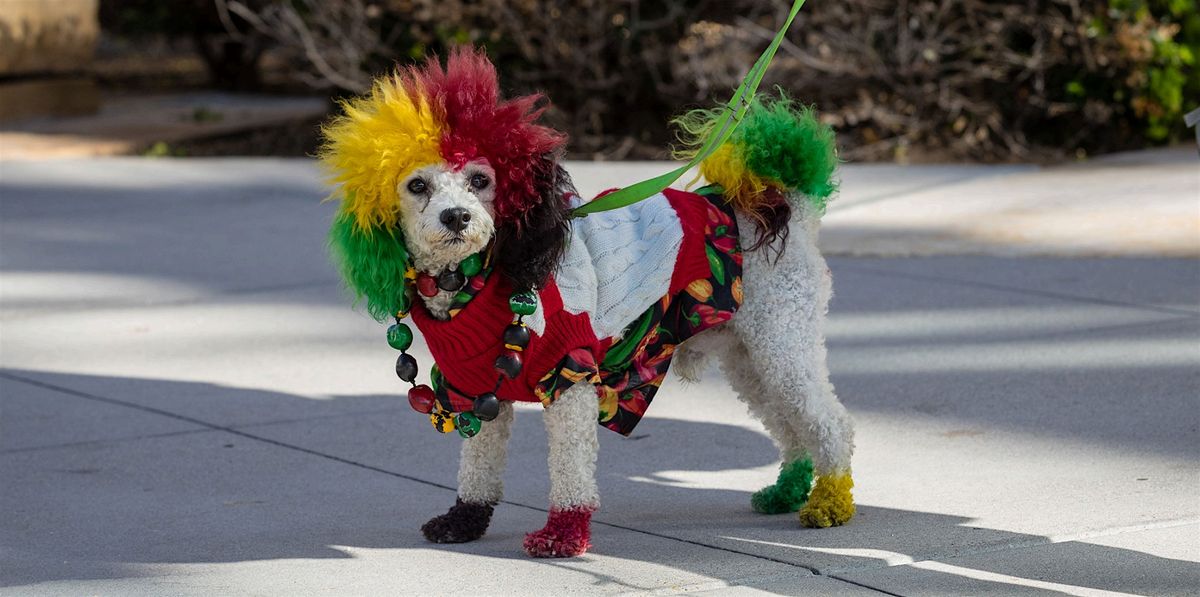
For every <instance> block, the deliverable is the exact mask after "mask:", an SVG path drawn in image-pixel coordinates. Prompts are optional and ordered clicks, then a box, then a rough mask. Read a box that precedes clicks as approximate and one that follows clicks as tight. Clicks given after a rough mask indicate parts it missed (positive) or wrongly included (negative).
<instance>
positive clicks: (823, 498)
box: [800, 473, 854, 528]
mask: <svg viewBox="0 0 1200 597" xmlns="http://www.w3.org/2000/svg"><path fill="white" fill-rule="evenodd" d="M852 487H854V480H853V479H851V478H850V474H849V473H844V474H838V475H822V476H820V477H817V482H816V484H815V485H813V489H812V493H809V494H808V503H806V504H804V507H803V508H801V509H800V524H802V525H804V526H806V527H811V528H825V527H835V526H840V525H842V524H845V523H846V522H847V521H849V520H850V519H851V518H852V517H853V516H854V497H853V496H851V495H850V489H851V488H852Z"/></svg>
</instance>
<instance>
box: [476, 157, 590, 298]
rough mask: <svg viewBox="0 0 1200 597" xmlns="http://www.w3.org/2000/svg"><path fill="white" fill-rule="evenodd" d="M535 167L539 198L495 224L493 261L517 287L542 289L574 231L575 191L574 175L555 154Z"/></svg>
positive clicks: (544, 158)
mask: <svg viewBox="0 0 1200 597" xmlns="http://www.w3.org/2000/svg"><path fill="white" fill-rule="evenodd" d="M542 160H543V163H542V164H540V166H541V167H539V168H536V169H535V170H534V176H535V181H536V184H535V188H536V191H537V193H538V195H539V197H538V200H537V201H536V202H534V203H533V205H532V206H531V207H530V208H529V209H527V210H526V211H525V213H523V214H521V216H518V217H514V218H511V219H510V220H511V221H505V222H499V223H498V224H497V226H496V244H495V247H494V248H493V252H492V261H493V263H495V265H496V267H497V269H499V270H500V272H502V273H503V274H504V276H505V277H506V278H508V280H509V281H510V282H511V283H512V285H513V287H514V288H517V289H528V288H540V287H541V286H542V285H544V284H545V283H546V280H548V279H549V278H550V276H551V275H553V274H554V270H555V269H556V268H558V264H559V261H560V260H561V259H562V255H563V251H565V250H566V247H567V235H568V234H570V232H571V223H570V216H571V207H570V205H569V204H568V203H567V201H568V197H569V196H570V195H573V194H574V193H575V186H574V185H573V184H572V183H571V177H570V176H569V175H567V172H566V170H563V168H562V166H560V165H559V163H558V159H557V157H556V156H553V155H547V156H543V158H542Z"/></svg>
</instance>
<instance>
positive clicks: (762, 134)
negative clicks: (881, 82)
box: [673, 96, 838, 250]
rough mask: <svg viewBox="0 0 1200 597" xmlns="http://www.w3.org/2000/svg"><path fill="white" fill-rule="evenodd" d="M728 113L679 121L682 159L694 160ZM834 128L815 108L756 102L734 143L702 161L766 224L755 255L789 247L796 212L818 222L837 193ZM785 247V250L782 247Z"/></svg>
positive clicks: (708, 174)
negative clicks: (762, 249)
mask: <svg viewBox="0 0 1200 597" xmlns="http://www.w3.org/2000/svg"><path fill="white" fill-rule="evenodd" d="M720 115H721V110H720V109H716V110H693V111H691V112H688V113H686V114H684V115H682V116H680V117H678V118H676V119H675V120H674V121H673V122H674V123H675V125H676V126H678V127H679V129H680V140H681V141H682V147H681V148H680V149H678V150H677V151H676V152H675V157H676V158H679V159H685V160H686V159H691V157H692V156H694V155H696V153H698V152H699V151H700V149H701V148H700V143H701V142H702V140H703V139H704V138H705V137H706V136H707V133H708V132H709V131H711V130H712V129H713V127H714V126H716V124H717V120H718V118H719V117H720ZM837 163H838V158H837V150H836V147H835V140H834V134H833V129H831V128H830V127H829V126H828V125H825V124H822V123H821V121H820V120H819V119H818V118H817V115H816V113H815V112H814V111H813V110H812V109H811V108H809V107H807V106H804V105H801V104H798V103H796V102H794V101H793V100H791V99H789V98H788V97H786V96H781V97H779V98H778V99H764V98H761V97H755V98H753V99H752V100H751V102H750V106H749V109H748V110H747V111H746V113H745V114H744V116H743V117H742V121H741V124H740V125H739V126H738V128H737V129H736V130H734V132H733V134H732V135H730V137H729V140H728V141H726V142H725V144H724V145H722V146H721V147H719V148H718V149H717V150H716V152H714V153H713V154H712V155H711V156H709V157H708V158H707V159H705V160H704V161H703V162H701V163H700V173H701V174H702V175H704V177H705V178H706V179H708V181H709V182H710V183H714V184H718V185H720V186H721V188H722V190H723V193H724V195H725V197H726V198H727V199H728V200H729V201H730V202H732V203H733V204H734V207H736V208H737V209H738V210H739V211H741V212H742V213H744V214H747V215H748V216H750V217H752V218H754V220H756V221H757V222H758V224H759V226H758V228H759V230H758V236H757V238H756V239H755V241H754V243H753V244H752V245H751V246H750V247H749V248H750V249H751V250H753V249H756V248H758V247H760V246H763V245H769V244H771V243H772V242H773V241H774V240H776V239H781V240H785V241H786V237H787V226H788V222H789V221H790V219H791V212H792V209H793V208H797V209H801V210H802V211H803V212H804V213H806V214H814V215H815V216H814V217H819V216H820V214H822V213H824V211H825V204H826V202H827V201H828V199H829V197H830V196H831V195H833V193H834V192H835V191H836V190H837V182H835V181H834V178H833V173H834V169H835V168H836V167H837ZM780 249H782V247H780Z"/></svg>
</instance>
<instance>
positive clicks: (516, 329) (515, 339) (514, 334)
mask: <svg viewBox="0 0 1200 597" xmlns="http://www.w3.org/2000/svg"><path fill="white" fill-rule="evenodd" d="M504 344H505V346H517V347H520V348H525V347H527V346H529V328H527V327H525V324H523V323H513V324H510V325H509V326H508V327H506V328H504Z"/></svg>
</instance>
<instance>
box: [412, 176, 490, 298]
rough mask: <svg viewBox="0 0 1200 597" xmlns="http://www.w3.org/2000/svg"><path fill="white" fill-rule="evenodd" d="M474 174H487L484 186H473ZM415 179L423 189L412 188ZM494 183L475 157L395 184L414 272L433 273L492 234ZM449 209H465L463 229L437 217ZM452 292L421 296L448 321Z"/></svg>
mask: <svg viewBox="0 0 1200 597" xmlns="http://www.w3.org/2000/svg"><path fill="white" fill-rule="evenodd" d="M476 175H480V176H483V177H485V179H486V180H487V185H486V186H485V187H483V188H476V187H474V186H472V184H471V181H472V177H474V176H476ZM414 181H420V182H421V183H422V185H423V186H422V188H423V189H424V190H423V191H422V192H419V193H418V192H413V191H412V190H411V189H410V185H411V184H412V183H413V182H414ZM495 187H496V173H495V171H493V170H492V168H491V166H489V165H488V163H487V160H476V161H474V162H471V163H469V164H467V165H466V166H464V167H462V168H460V169H457V170H455V169H452V168H450V167H449V166H447V165H446V164H432V165H429V166H424V167H422V168H417V169H416V170H413V171H412V172H411V173H410V174H409V175H408V176H407V177H405V178H404V179H403V180H401V181H400V182H399V183H397V185H396V193H397V195H399V197H400V201H399V202H398V203H397V206H398V208H399V210H400V223H401V225H402V226H403V228H404V241H405V245H406V246H407V247H408V250H409V252H410V253H411V255H412V260H413V266H414V267H416V269H417V270H418V271H422V272H426V273H428V274H431V275H435V276H436V275H437V274H440V273H441V272H442V271H444V270H446V269H448V268H452V267H457V266H458V264H459V262H461V261H462V260H463V259H466V258H467V257H468V256H470V255H473V254H475V253H478V252H480V251H482V250H483V249H484V248H485V247H487V245H488V243H489V242H491V240H492V236H493V235H494V234H495V232H496V228H495V221H494V220H493V217H494V215H495V212H494V210H493V208H492V202H493V200H494V198H495ZM451 208H460V209H465V210H467V213H468V214H470V221H469V222H468V224H467V227H466V228H465V229H463V230H462V231H459V232H455V231H453V230H451V229H449V228H447V227H446V225H445V224H443V223H442V221H441V214H442V212H443V211H445V210H447V209H451ZM455 294H457V291H448V290H440V291H438V293H437V294H436V295H434V296H432V297H422V298H424V299H425V306H426V308H428V309H429V312H430V313H431V314H432V315H433V316H434V317H436V318H438V319H447V318H448V317H449V313H448V311H449V309H450V303H451V301H452V300H453V299H454V295H455Z"/></svg>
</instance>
